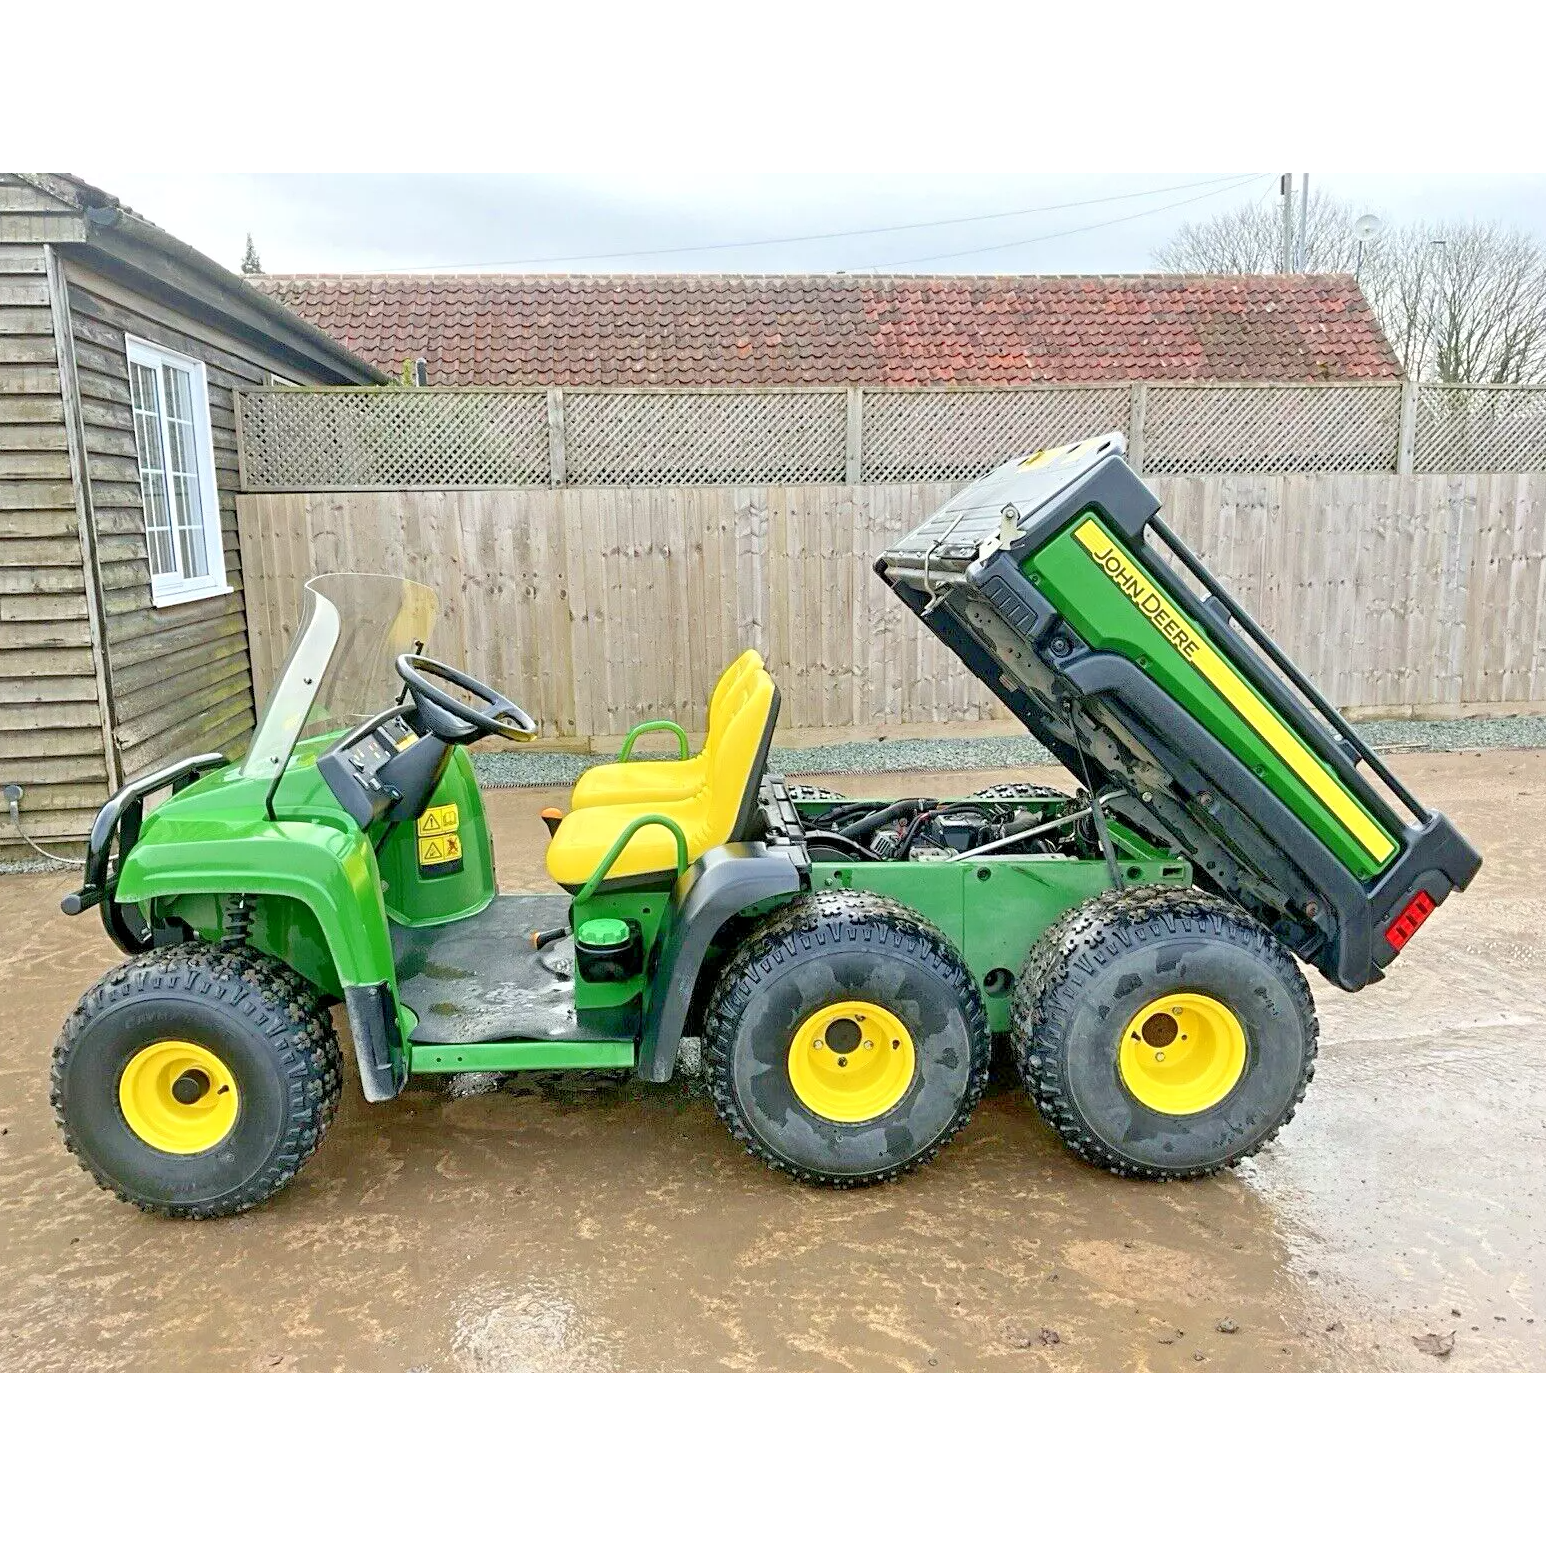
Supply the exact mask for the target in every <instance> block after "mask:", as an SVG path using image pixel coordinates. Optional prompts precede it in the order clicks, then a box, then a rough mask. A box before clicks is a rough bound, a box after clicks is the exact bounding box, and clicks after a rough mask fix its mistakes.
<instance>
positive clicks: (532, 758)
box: [473, 714, 1546, 789]
mask: <svg viewBox="0 0 1546 1546" xmlns="http://www.w3.org/2000/svg"><path fill="white" fill-rule="evenodd" d="M1358 731H1359V734H1361V735H1362V736H1363V737H1364V739H1365V740H1366V741H1368V743H1369V744H1370V745H1371V746H1374V747H1377V748H1380V749H1382V750H1387V751H1404V752H1436V751H1479V750H1490V749H1493V748H1501V747H1520V748H1534V747H1546V715H1541V714H1530V715H1517V716H1512V717H1510V718H1506V719H1385V720H1371V721H1369V722H1368V723H1366V724H1363V725H1360V726H1359V727H1358ZM611 760H612V759H611V758H610V757H582V756H578V755H576V754H574V753H569V752H475V753H474V754H473V761H474V763H476V764H477V769H478V779H479V782H480V783H482V784H483V785H484V786H485V787H486V788H489V789H524V788H530V787H532V786H534V785H538V784H572V783H573V782H574V781H575V779H577V778H578V777H579V776H580V774H581V773H583V772H584V771H585V769H586V768H589V767H594V766H595V765H596V764H597V763H599V762H610V761H611ZM1051 761H1052V758H1051V756H1050V754H1049V753H1048V752H1047V750H1046V748H1045V747H1043V746H1042V744H1041V743H1040V742H1039V741H1037V740H1036V739H1034V738H1033V737H1032V736H1028V735H993V736H976V737H971V736H962V737H959V738H957V737H952V738H950V739H941V740H937V741H929V740H911V739H897V740H887V739H885V738H884V737H882V738H881V739H879V740H866V741H844V742H840V743H838V744H835V745H832V746H806V747H801V748H796V749H791V750H781V749H779V748H775V749H774V751H773V756H772V764H773V771H774V772H775V773H801V774H810V773H827V774H830V773H896V772H904V771H909V772H910V771H915V770H916V771H921V772H954V771H957V770H965V769H969V768H1006V767H1015V766H1020V765H1025V766H1031V765H1034V764H1037V763H1040V764H1046V763H1049V762H1051Z"/></svg>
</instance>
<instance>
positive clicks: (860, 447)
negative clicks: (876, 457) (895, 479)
mask: <svg viewBox="0 0 1546 1546" xmlns="http://www.w3.org/2000/svg"><path fill="white" fill-rule="evenodd" d="M846 439H847V446H848V452H847V458H846V471H845V473H844V481H845V482H847V483H862V482H863V481H864V389H863V388H862V387H856V386H851V387H849V389H848V433H847V437H846Z"/></svg>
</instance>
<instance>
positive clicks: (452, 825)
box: [414, 805, 462, 837]
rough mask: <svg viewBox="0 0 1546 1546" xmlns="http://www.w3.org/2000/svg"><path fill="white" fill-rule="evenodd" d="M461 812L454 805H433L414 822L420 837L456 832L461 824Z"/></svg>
mask: <svg viewBox="0 0 1546 1546" xmlns="http://www.w3.org/2000/svg"><path fill="white" fill-rule="evenodd" d="M461 819H462V818H461V812H460V811H459V810H458V809H457V808H456V806H454V805H432V806H430V808H429V809H428V810H427V811H425V813H424V814H423V815H422V816H420V817H419V819H418V820H417V821H416V822H415V823H414V826H415V827H416V828H417V830H418V834H419V836H420V837H434V836H436V835H437V834H438V833H441V832H455V831H456V829H457V828H458V827H459V826H460V825H461Z"/></svg>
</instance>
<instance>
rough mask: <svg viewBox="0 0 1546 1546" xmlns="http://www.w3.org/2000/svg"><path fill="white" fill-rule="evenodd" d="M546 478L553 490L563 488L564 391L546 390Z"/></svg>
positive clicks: (561, 389) (558, 389) (553, 388)
mask: <svg viewBox="0 0 1546 1546" xmlns="http://www.w3.org/2000/svg"><path fill="white" fill-rule="evenodd" d="M548 478H549V481H550V482H551V483H552V485H553V487H554V488H562V487H563V486H564V389H563V388H562V387H549V388H548Z"/></svg>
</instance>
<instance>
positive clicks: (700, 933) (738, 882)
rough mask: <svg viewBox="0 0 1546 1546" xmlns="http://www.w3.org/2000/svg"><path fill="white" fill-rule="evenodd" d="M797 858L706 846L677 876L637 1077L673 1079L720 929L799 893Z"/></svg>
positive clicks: (759, 848)
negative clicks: (679, 1045)
mask: <svg viewBox="0 0 1546 1546" xmlns="http://www.w3.org/2000/svg"><path fill="white" fill-rule="evenodd" d="M799 853H800V850H798V849H794V848H785V847H769V846H768V845H766V844H763V843H726V844H724V845H723V846H722V847H719V848H711V849H710V850H709V851H708V852H707V853H706V854H704V856H703V857H702V858H701V859H699V860H698V862H697V863H696V864H694V865H693V866H692V867H691V868H690V869H688V870H687V871H685V872H684V873H683V874H682V875H681V876H680V877H679V878H678V880H677V882H676V887H675V889H674V891H673V893H672V897H671V902H672V907H671V918H672V922H671V926H670V930H669V932H668V933H666V934H664V935H663V936H662V938H661V941H660V951H659V955H658V957H657V959H656V964H655V971H654V974H653V990H652V992H651V994H650V998H649V1007H648V1009H647V1010H646V1011H645V1015H644V1029H643V1034H642V1036H641V1038H640V1042H639V1061H638V1066H637V1068H636V1073H637V1076H638V1077H639V1078H640V1079H644V1080H647V1081H648V1082H649V1083H651V1084H664V1083H665V1082H666V1081H667V1080H668V1079H669V1078H670V1077H671V1071H672V1069H673V1068H675V1067H676V1049H677V1043H678V1042H680V1041H681V1039H682V1032H683V1030H684V1028H685V1027H686V1024H687V1011H688V1009H689V1008H690V1007H691V1005H692V997H693V990H694V988H696V987H697V984H698V974H699V973H700V972H701V971H702V970H703V961H704V957H705V956H707V955H708V951H709V946H710V945H711V944H713V942H714V936H715V935H716V934H718V933H719V931H720V929H721V928H723V927H724V925H725V924H726V923H728V922H729V921H730V920H731V919H732V918H733V917H735V915H736V914H737V913H739V912H744V911H745V910H746V909H747V908H748V907H754V906H755V905H756V904H757V903H759V902H767V901H771V900H773V899H775V898H778V897H785V896H795V895H797V894H798V893H799V892H800V891H801V890H803V889H804V885H805V876H804V872H803V870H802V867H801V865H800V864H799V862H797V855H799Z"/></svg>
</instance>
